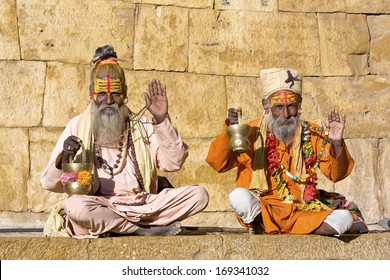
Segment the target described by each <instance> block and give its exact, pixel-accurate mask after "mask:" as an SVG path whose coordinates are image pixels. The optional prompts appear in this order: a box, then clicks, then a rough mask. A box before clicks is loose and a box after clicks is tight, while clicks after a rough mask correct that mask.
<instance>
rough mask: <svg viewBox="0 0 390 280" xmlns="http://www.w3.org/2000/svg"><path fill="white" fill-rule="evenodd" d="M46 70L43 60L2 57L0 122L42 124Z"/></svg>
mask: <svg viewBox="0 0 390 280" xmlns="http://www.w3.org/2000/svg"><path fill="white" fill-rule="evenodd" d="M45 71H46V65H45V63H42V62H29V61H0V77H2V81H3V82H2V83H0V92H1V94H2V100H3V101H2V102H1V103H0V112H1V114H0V126H3V127H29V126H38V125H40V123H41V120H42V102H43V90H44V81H45Z"/></svg>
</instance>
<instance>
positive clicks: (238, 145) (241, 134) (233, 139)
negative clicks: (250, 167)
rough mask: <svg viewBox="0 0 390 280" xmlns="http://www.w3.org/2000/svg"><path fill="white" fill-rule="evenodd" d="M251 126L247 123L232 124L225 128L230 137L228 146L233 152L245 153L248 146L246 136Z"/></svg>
mask: <svg viewBox="0 0 390 280" xmlns="http://www.w3.org/2000/svg"><path fill="white" fill-rule="evenodd" d="M251 130H252V127H250V126H249V125H247V124H233V125H229V126H228V127H227V128H226V133H227V135H228V136H229V137H230V142H229V147H230V149H231V150H232V151H233V152H236V153H245V152H246V150H247V149H248V148H249V146H250V142H249V140H248V136H249V134H250V133H251Z"/></svg>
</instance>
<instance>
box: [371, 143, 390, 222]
mask: <svg viewBox="0 0 390 280" xmlns="http://www.w3.org/2000/svg"><path fill="white" fill-rule="evenodd" d="M378 153H379V155H378V161H379V162H378V166H377V167H376V168H375V173H374V176H375V178H376V181H377V182H378V184H379V199H380V205H381V206H382V207H383V217H384V218H390V177H389V172H388V170H390V163H389V159H390V139H389V138H387V139H380V140H379V146H378ZM379 218H382V217H379Z"/></svg>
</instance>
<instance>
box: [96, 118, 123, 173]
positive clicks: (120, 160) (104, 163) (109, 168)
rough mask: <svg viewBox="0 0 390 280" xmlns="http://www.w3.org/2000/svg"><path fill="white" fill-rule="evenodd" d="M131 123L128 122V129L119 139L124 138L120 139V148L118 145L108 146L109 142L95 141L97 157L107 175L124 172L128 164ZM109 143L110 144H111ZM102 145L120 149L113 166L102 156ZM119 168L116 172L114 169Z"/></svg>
mask: <svg viewBox="0 0 390 280" xmlns="http://www.w3.org/2000/svg"><path fill="white" fill-rule="evenodd" d="M128 126H129V123H128V122H127V123H126V130H125V133H123V134H122V135H121V136H120V138H119V139H121V138H122V141H120V142H119V143H118V144H119V148H118V147H115V146H114V147H112V146H107V143H99V142H97V141H96V142H95V145H94V146H95V154H96V157H97V160H98V162H99V163H100V165H101V166H102V170H103V171H104V173H106V174H107V175H110V176H111V177H114V176H115V175H118V174H119V173H121V172H122V170H123V168H125V166H126V161H127V160H126V157H127V151H128V143H129V134H130V133H129V128H128ZM113 142H117V140H114V141H112V142H110V143H113ZM110 143H108V144H110ZM102 147H107V148H114V149H116V148H117V149H118V150H119V154H117V159H116V160H115V163H114V165H113V166H110V165H109V164H108V162H107V160H105V159H103V157H102V150H101V148H102ZM115 169H117V170H116V171H115V172H114V170H115Z"/></svg>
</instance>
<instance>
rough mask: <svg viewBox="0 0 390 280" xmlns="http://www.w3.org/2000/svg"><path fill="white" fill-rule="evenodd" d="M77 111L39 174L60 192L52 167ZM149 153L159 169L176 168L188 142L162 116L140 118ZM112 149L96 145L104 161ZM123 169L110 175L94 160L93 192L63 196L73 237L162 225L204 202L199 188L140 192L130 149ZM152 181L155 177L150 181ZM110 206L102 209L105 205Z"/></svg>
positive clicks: (113, 152) (193, 211) (47, 186)
mask: <svg viewBox="0 0 390 280" xmlns="http://www.w3.org/2000/svg"><path fill="white" fill-rule="evenodd" d="M80 119H81V115H79V116H77V117H75V118H73V119H72V120H71V121H70V122H69V123H68V125H67V126H66V128H65V130H64V131H63V133H62V135H61V136H60V138H59V140H58V142H57V144H56V146H55V148H54V150H53V152H52V154H51V157H50V160H49V163H48V165H47V166H46V168H45V169H44V171H43V172H42V175H41V182H42V187H43V189H45V190H49V191H52V192H58V193H62V192H64V190H63V186H62V183H61V182H60V176H61V174H62V170H58V169H57V168H56V167H55V161H56V158H57V156H58V155H59V154H60V153H61V151H62V149H63V143H64V141H65V139H66V138H68V137H69V136H70V135H77V132H78V129H79V125H80ZM141 121H142V123H143V125H144V127H145V129H146V131H147V134H148V137H149V142H150V149H151V151H152V153H153V155H154V162H155V165H156V166H155V167H156V168H159V169H160V170H162V171H169V172H171V171H177V170H179V169H180V168H181V167H182V165H183V163H184V161H185V159H186V158H187V156H188V146H187V145H186V144H185V143H184V142H183V141H182V139H181V137H180V135H179V134H178V133H177V131H176V130H175V128H174V127H173V126H172V124H171V123H170V121H169V119H168V118H167V119H165V120H164V121H163V122H162V123H160V124H158V125H153V124H152V123H151V122H150V121H149V120H148V119H146V118H145V117H142V119H141ZM117 154H118V151H117V150H116V149H107V148H102V155H103V158H104V159H106V160H107V161H108V162H109V163H110V165H113V163H114V162H115V160H116V159H117V156H116V155H117ZM126 160H127V164H126V166H125V168H124V170H123V171H122V172H121V173H120V174H118V175H116V176H114V178H113V179H112V178H110V176H109V175H107V174H106V173H104V172H103V171H102V169H101V168H100V166H99V164H98V161H97V159H96V158H95V164H96V166H97V167H98V169H97V170H98V176H99V179H100V188H99V190H98V192H97V193H96V196H87V195H73V196H71V197H70V198H68V199H67V200H66V201H65V210H66V213H67V217H66V219H65V229H66V231H67V232H68V233H69V235H71V236H73V237H78V238H83V237H97V236H99V235H100V234H102V233H105V232H108V231H112V232H116V233H131V232H133V231H135V230H136V229H137V228H138V226H139V225H167V224H170V223H172V222H174V221H177V220H179V221H180V220H183V219H185V218H187V217H189V216H191V215H194V214H196V213H198V212H200V211H202V210H203V209H204V208H205V207H206V206H207V204H208V194H207V192H206V191H205V190H204V188H203V187H200V186H189V187H182V188H175V189H166V190H164V191H162V192H161V193H160V194H150V193H148V192H145V191H143V190H142V189H141V188H140V187H139V184H138V181H137V179H136V177H135V175H134V174H135V171H134V164H133V159H132V157H131V151H130V150H129V152H128V155H127V158H126ZM156 181H157V180H156ZM107 209H110V210H111V211H109V212H107V211H106V210H107Z"/></svg>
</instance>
